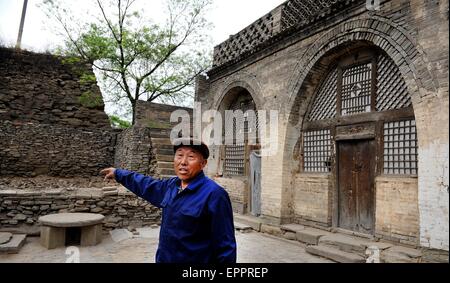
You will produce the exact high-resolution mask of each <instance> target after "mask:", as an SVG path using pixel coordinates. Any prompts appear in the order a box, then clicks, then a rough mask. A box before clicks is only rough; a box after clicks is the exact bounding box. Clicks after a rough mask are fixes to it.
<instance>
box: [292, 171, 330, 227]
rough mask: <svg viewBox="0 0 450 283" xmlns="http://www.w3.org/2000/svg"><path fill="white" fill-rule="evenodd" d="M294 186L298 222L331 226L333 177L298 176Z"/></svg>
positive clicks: (317, 175)
mask: <svg viewBox="0 0 450 283" xmlns="http://www.w3.org/2000/svg"><path fill="white" fill-rule="evenodd" d="M294 184H295V185H294V214H295V217H296V218H298V221H300V222H302V221H307V222H318V225H321V226H330V225H331V206H330V205H331V196H332V194H331V191H332V188H333V187H332V182H331V175H329V174H297V175H296V177H295V181H294Z"/></svg>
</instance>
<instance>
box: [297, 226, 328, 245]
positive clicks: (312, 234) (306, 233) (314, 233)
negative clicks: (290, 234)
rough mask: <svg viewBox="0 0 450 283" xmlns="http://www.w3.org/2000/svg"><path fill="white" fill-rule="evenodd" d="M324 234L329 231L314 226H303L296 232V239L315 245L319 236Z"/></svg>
mask: <svg viewBox="0 0 450 283" xmlns="http://www.w3.org/2000/svg"><path fill="white" fill-rule="evenodd" d="M326 235H330V233H329V232H327V231H322V230H319V229H314V228H305V229H303V230H300V231H297V232H296V237H297V241H299V242H302V243H306V244H310V245H317V244H318V243H319V240H320V238H321V237H324V236H326Z"/></svg>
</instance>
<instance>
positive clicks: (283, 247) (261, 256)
mask: <svg viewBox="0 0 450 283" xmlns="http://www.w3.org/2000/svg"><path fill="white" fill-rule="evenodd" d="M138 231H139V232H140V233H139V234H138V235H134V236H132V238H127V237H122V238H120V237H117V236H116V235H115V236H114V238H113V237H112V236H111V234H109V235H108V234H107V235H104V237H103V241H102V243H101V244H99V245H97V246H94V247H81V248H79V255H80V257H79V259H80V262H81V263H153V262H154V258H155V254H156V249H157V245H158V237H159V228H143V229H138ZM122 232H123V231H122ZM125 233H126V234H127V233H128V232H127V230H125ZM119 236H120V233H119ZM128 236H130V234H128ZM236 240H237V244H238V256H237V261H238V263H330V262H331V261H329V260H327V259H324V258H321V257H317V256H313V255H310V254H308V253H307V252H306V251H305V248H304V246H303V245H302V244H300V243H298V242H294V241H289V240H285V239H281V238H277V237H274V236H270V235H267V234H261V233H258V232H250V233H241V232H238V231H236ZM66 252H67V253H68V254H66ZM73 255H74V254H73V253H71V250H70V249H66V248H58V249H54V250H46V249H45V248H44V247H42V246H41V245H40V243H39V238H38V237H27V240H26V243H25V245H24V246H23V247H22V248H21V250H20V252H19V253H18V254H0V263H65V262H66V261H67V260H68V259H70V258H73Z"/></svg>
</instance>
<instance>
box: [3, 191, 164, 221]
mask: <svg viewBox="0 0 450 283" xmlns="http://www.w3.org/2000/svg"><path fill="white" fill-rule="evenodd" d="M75 212H80V213H81V212H82V213H99V214H103V215H104V216H105V220H104V223H103V224H104V225H103V227H104V228H105V229H106V230H112V229H116V228H129V227H133V228H138V227H143V226H151V225H155V224H160V221H161V211H160V209H158V208H156V207H154V206H152V205H150V204H149V203H148V202H147V201H145V200H142V199H138V198H136V196H135V195H134V194H132V193H130V192H128V191H127V190H126V189H125V188H123V187H119V188H116V187H111V188H104V189H94V188H88V189H76V190H67V189H59V190H47V191H43V192H35V191H22V190H2V191H0V223H1V227H3V228H8V227H20V226H21V225H28V226H32V225H35V224H38V223H37V221H38V219H39V217H40V216H43V215H48V214H55V213H75Z"/></svg>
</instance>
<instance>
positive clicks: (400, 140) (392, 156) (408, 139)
mask: <svg viewBox="0 0 450 283" xmlns="http://www.w3.org/2000/svg"><path fill="white" fill-rule="evenodd" d="M417 149H418V145H417V132H416V122H415V120H408V121H397V122H389V123H385V124H384V173H385V174H395V175H402V174H403V175H404V174H407V175H417V168H418V166H417V156H418V153H417Z"/></svg>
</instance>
